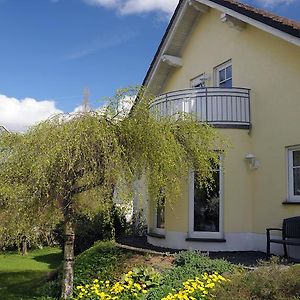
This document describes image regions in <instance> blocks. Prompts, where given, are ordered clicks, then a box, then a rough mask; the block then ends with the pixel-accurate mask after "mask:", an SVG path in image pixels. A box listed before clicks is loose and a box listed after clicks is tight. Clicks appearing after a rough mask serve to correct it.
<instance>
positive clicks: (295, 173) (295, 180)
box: [288, 146, 300, 202]
mask: <svg viewBox="0 0 300 300" xmlns="http://www.w3.org/2000/svg"><path fill="white" fill-rule="evenodd" d="M288 201H291V202H300V146H298V147H293V148H289V149H288Z"/></svg>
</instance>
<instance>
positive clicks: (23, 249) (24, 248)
mask: <svg viewBox="0 0 300 300" xmlns="http://www.w3.org/2000/svg"><path fill="white" fill-rule="evenodd" d="M21 253H22V255H26V254H27V238H26V236H25V235H24V236H22V241H21Z"/></svg>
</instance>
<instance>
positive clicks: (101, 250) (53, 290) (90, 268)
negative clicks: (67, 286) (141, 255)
mask: <svg viewBox="0 0 300 300" xmlns="http://www.w3.org/2000/svg"><path fill="white" fill-rule="evenodd" d="M128 256H129V254H125V253H124V252H123V251H122V250H121V249H120V248H117V247H116V245H115V243H114V242H110V241H99V242H96V243H95V244H94V246H92V247H91V248H89V249H88V250H86V251H84V252H83V253H81V254H79V255H78V256H77V257H76V259H75V262H74V287H76V286H77V285H82V284H88V283H90V282H91V281H92V280H94V279H99V280H112V279H115V278H116V277H118V276H119V275H120V274H122V273H123V267H125V262H126V258H127V257H128ZM61 280H62V270H61V269H60V270H59V272H58V278H57V279H56V280H54V281H49V282H47V283H46V284H45V285H44V286H43V287H41V288H40V289H39V293H40V294H41V295H42V296H50V297H53V298H55V297H56V298H58V297H59V295H60V289H61Z"/></svg>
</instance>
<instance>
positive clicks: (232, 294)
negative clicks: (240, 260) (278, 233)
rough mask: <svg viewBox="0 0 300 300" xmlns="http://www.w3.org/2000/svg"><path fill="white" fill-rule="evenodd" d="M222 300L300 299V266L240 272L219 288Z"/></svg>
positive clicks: (271, 265)
mask: <svg viewBox="0 0 300 300" xmlns="http://www.w3.org/2000/svg"><path fill="white" fill-rule="evenodd" d="M216 297H217V299H220V300H227V299H233V300H250V299H259V300H284V299H285V300H292V299H294V300H295V299H300V266H299V265H298V266H291V267H287V266H280V265H278V264H276V263H271V264H269V265H264V266H261V267H259V268H258V269H256V270H254V271H243V272H238V273H236V274H234V275H232V276H231V278H230V281H229V282H228V283H226V285H223V286H222V287H219V288H217V290H216Z"/></svg>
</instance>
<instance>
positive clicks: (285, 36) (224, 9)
mask: <svg viewBox="0 0 300 300" xmlns="http://www.w3.org/2000/svg"><path fill="white" fill-rule="evenodd" d="M195 1H198V2H200V3H202V4H205V5H207V6H210V7H212V8H215V9H217V10H219V11H222V12H224V13H225V14H228V15H230V16H232V17H234V18H236V19H239V20H241V21H243V22H245V23H247V24H250V25H252V26H254V27H257V28H259V29H261V30H263V31H265V32H268V33H271V34H273V35H275V36H277V37H280V38H282V39H283V40H285V41H288V42H289V43H292V44H294V45H296V46H300V38H297V37H295V36H292V35H290V34H288V33H285V32H283V31H281V30H279V29H276V28H274V27H271V26H269V25H266V24H264V23H262V22H259V21H257V20H254V19H252V18H250V17H247V16H245V15H243V14H240V13H238V12H236V11H234V10H232V9H230V8H227V7H225V6H222V5H220V4H217V3H214V2H211V1H209V0H195Z"/></svg>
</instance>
